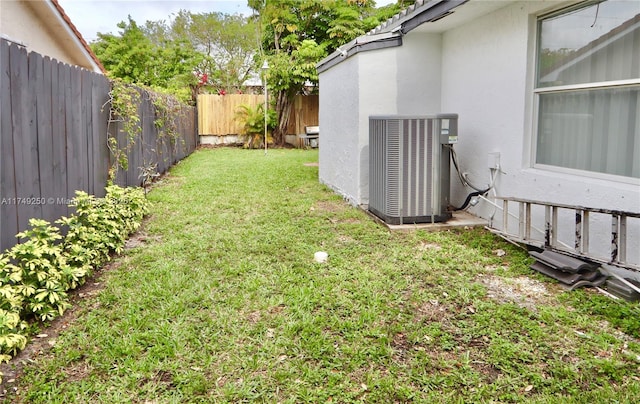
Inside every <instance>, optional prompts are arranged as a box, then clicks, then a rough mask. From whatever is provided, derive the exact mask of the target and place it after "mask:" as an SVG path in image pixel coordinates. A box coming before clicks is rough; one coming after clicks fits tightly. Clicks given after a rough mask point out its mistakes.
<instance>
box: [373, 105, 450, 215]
mask: <svg viewBox="0 0 640 404" xmlns="http://www.w3.org/2000/svg"><path fill="white" fill-rule="evenodd" d="M457 141H458V115H457V114H439V115H429V116H371V117H369V211H371V212H372V213H373V214H375V215H376V216H378V217H379V218H381V219H382V220H384V221H385V222H386V223H389V224H405V223H434V222H444V221H446V220H448V219H450V218H451V212H449V211H448V210H447V207H448V206H449V185H450V180H449V174H450V162H449V157H450V149H449V147H447V146H446V145H448V144H452V143H456V142H457Z"/></svg>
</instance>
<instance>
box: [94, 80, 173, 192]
mask: <svg viewBox="0 0 640 404" xmlns="http://www.w3.org/2000/svg"><path fill="white" fill-rule="evenodd" d="M141 93H142V94H145V96H148V100H149V101H151V103H152V104H153V113H154V121H153V123H154V126H155V127H156V129H157V131H158V138H165V139H168V140H169V142H170V144H171V145H172V146H173V148H174V151H177V146H178V144H179V142H181V144H184V139H183V138H182V137H181V133H180V132H179V131H178V125H177V121H178V120H179V119H180V117H181V115H182V114H183V113H184V112H183V105H182V104H181V103H180V101H178V100H177V99H176V98H174V97H172V96H170V95H168V94H161V93H157V92H154V91H150V90H146V89H142V90H140V89H138V88H136V87H134V86H133V85H130V84H127V83H125V82H123V81H121V80H113V81H112V82H111V91H110V92H109V100H108V101H107V103H109V104H110V106H111V107H110V110H109V125H110V124H111V123H114V122H120V123H121V125H122V126H121V129H122V131H123V132H124V133H125V134H126V139H127V141H126V144H125V145H124V147H119V144H118V139H117V137H114V136H110V137H109V140H108V147H109V150H110V152H111V154H112V156H113V157H114V161H113V164H112V165H111V167H110V168H109V181H110V182H111V183H113V181H114V180H115V178H116V176H117V173H118V169H119V168H122V169H123V170H127V169H128V166H129V162H128V157H127V156H128V154H129V152H130V151H131V150H132V148H133V146H134V145H135V144H136V140H137V139H138V138H139V137H140V135H141V134H142V126H141V124H140V116H139V114H138V107H139V105H140V102H141ZM105 105H106V104H105ZM153 146H155V145H153ZM153 146H152V150H153V151H156V152H158V153H161V151H158V150H156V149H154V148H153ZM156 167H157V164H152V163H151V162H146V161H145V162H144V166H143V167H139V169H140V170H141V174H140V178H142V179H143V182H145V185H146V183H148V182H149V180H152V179H153V178H155V177H156V176H157V175H152V174H153V173H152V171H153V172H155V170H156Z"/></svg>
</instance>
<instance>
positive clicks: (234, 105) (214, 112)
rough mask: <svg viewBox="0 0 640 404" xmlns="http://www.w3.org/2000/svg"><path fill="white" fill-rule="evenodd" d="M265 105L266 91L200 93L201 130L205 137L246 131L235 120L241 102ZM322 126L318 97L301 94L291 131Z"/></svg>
mask: <svg viewBox="0 0 640 404" xmlns="http://www.w3.org/2000/svg"><path fill="white" fill-rule="evenodd" d="M263 104H264V95H262V94H229V95H214V94H200V95H199V96H198V133H199V134H200V135H201V136H204V135H209V136H226V135H237V134H240V133H242V125H241V123H240V122H238V121H237V120H236V119H235V115H236V111H237V110H238V107H239V106H240V105H248V106H251V107H252V108H255V107H256V106H258V105H263ZM316 125H318V96H317V95H297V96H296V98H295V100H294V102H293V106H292V109H291V117H290V118H289V126H288V127H287V134H289V135H295V134H299V133H304V127H305V126H316Z"/></svg>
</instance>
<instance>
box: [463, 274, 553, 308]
mask: <svg viewBox="0 0 640 404" xmlns="http://www.w3.org/2000/svg"><path fill="white" fill-rule="evenodd" d="M476 281H477V282H480V283H481V284H483V285H484V286H485V287H486V288H487V296H488V297H489V298H491V299H493V300H495V301H497V302H499V303H513V304H516V305H518V306H520V307H523V308H527V309H530V310H535V309H536V307H537V306H538V305H544V304H550V303H551V302H552V301H553V300H554V299H553V296H552V294H551V293H549V291H548V290H547V287H546V286H545V284H544V283H542V282H540V281H538V280H535V279H531V278H528V277H526V276H520V277H518V278H504V277H499V276H494V275H491V274H481V275H478V277H477V278H476Z"/></svg>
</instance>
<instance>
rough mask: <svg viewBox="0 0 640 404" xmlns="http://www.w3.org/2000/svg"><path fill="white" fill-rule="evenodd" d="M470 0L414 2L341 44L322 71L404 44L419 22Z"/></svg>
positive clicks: (441, 15)
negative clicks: (363, 33)
mask: <svg viewBox="0 0 640 404" xmlns="http://www.w3.org/2000/svg"><path fill="white" fill-rule="evenodd" d="M467 1H469V0H431V1H421V0H418V1H417V2H416V3H415V4H414V5H412V6H410V7H409V8H407V9H405V10H403V11H401V12H400V13H398V14H396V15H395V16H393V17H392V18H390V19H389V20H387V21H385V22H384V23H382V24H380V25H379V26H378V27H376V28H374V29H373V30H371V31H370V32H368V33H367V34H365V35H362V36H359V37H358V38H356V39H354V40H353V41H351V42H349V43H347V44H345V45H342V46H340V47H338V49H337V50H336V51H335V52H333V53H332V54H331V55H329V56H327V57H326V58H324V59H323V60H321V61H320V62H318V64H317V65H316V68H317V69H318V73H321V72H323V71H326V70H328V69H330V68H331V67H333V66H335V65H337V64H339V63H341V62H342V61H344V60H345V59H348V58H349V57H351V56H353V55H355V54H357V53H359V52H365V51H370V50H376V49H383V48H390V47H396V46H402V36H403V35H405V34H406V33H408V32H410V31H412V30H413V29H415V28H417V27H418V26H420V25H422V24H424V23H427V22H435V21H438V20H440V19H442V18H445V17H447V16H448V15H450V14H452V13H453V9H454V8H456V7H458V6H461V5H462V4H464V3H466V2H467Z"/></svg>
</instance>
